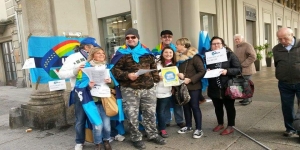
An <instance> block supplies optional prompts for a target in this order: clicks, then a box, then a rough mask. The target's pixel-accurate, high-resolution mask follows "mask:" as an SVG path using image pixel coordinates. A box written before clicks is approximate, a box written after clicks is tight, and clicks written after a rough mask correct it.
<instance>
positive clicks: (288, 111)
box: [278, 81, 300, 132]
mask: <svg viewBox="0 0 300 150" xmlns="http://www.w3.org/2000/svg"><path fill="white" fill-rule="evenodd" d="M278 89H279V92H280V98H281V109H282V113H283V118H284V126H285V128H286V131H292V132H296V130H295V129H294V128H293V126H292V124H293V121H294V117H295V113H294V100H295V95H296V97H297V99H298V101H299V100H300V83H297V84H288V83H284V82H281V81H278ZM298 107H299V106H298Z"/></svg>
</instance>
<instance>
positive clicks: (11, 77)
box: [0, 41, 17, 86]
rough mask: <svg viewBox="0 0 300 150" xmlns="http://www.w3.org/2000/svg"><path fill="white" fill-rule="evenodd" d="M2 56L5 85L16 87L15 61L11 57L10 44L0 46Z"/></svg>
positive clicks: (12, 56) (5, 43)
mask: <svg viewBox="0 0 300 150" xmlns="http://www.w3.org/2000/svg"><path fill="white" fill-rule="evenodd" d="M0 46H1V48H2V54H3V65H4V70H5V78H6V85H9V86H16V83H17V72H16V66H15V59H14V55H13V49H12V42H11V41H9V42H4V43H1V44H0Z"/></svg>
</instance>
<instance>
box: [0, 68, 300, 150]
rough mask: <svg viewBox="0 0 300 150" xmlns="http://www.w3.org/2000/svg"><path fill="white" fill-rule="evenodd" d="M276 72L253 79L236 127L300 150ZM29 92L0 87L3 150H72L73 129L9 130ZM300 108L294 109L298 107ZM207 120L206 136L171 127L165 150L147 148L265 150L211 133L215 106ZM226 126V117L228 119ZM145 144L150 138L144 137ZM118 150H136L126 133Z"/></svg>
mask: <svg viewBox="0 0 300 150" xmlns="http://www.w3.org/2000/svg"><path fill="white" fill-rule="evenodd" d="M274 71H275V68H274V67H272V68H267V67H262V71H259V72H258V73H257V74H255V75H254V76H253V78H252V79H253V81H254V84H255V96H254V97H253V102H252V103H251V104H250V105H247V106H241V105H240V104H239V103H238V100H237V101H236V103H235V105H236V111H237V113H236V114H237V116H236V128H238V129H239V130H241V131H243V132H244V133H246V134H248V135H249V136H251V137H252V138H254V139H256V140H257V141H259V142H260V143H262V144H264V145H265V146H267V147H269V148H270V149H278V150H281V149H284V150H299V149H300V140H299V137H298V136H294V137H291V138H287V137H283V136H282V133H283V131H284V130H285V128H284V124H283V118H282V113H281V105H280V98H279V91H278V88H277V80H276V79H275V77H274ZM30 93H31V89H30V88H16V87H11V86H0V135H1V136H0V149H1V150H19V149H22V150H40V149H43V150H72V149H74V146H75V142H74V139H75V131H74V126H71V127H70V128H65V129H58V128H56V129H51V130H45V131H40V130H35V129H33V130H32V132H28V133H26V132H25V130H26V129H27V128H26V127H22V128H19V129H10V128H9V110H10V108H12V107H20V105H21V104H22V103H26V102H27V101H28V100H29V97H30ZM295 107H296V105H295ZM201 110H202V115H203V125H202V126H203V131H204V136H203V137H202V138H200V139H193V138H192V133H188V134H178V133H177V130H178V129H179V128H178V127H177V126H176V125H175V123H174V122H172V124H173V125H171V127H168V128H167V131H168V133H169V138H167V139H166V140H167V144H166V145H163V146H161V145H155V144H152V143H149V142H145V144H146V146H147V149H149V150H153V149H163V150H183V149H186V150H196V149H197V150H198V149H205V150H210V149H228V150H240V149H241V150H242V149H247V150H248V149H250V150H251V149H253V150H260V149H264V148H263V147H261V146H260V145H258V144H256V143H255V142H253V141H252V140H250V139H249V138H247V137H245V136H244V135H242V134H240V133H239V132H237V131H235V132H234V134H231V135H228V136H220V135H219V133H215V132H212V129H213V127H214V126H215V125H216V123H217V121H216V116H215V113H214V107H213V105H212V103H211V102H207V103H204V104H201ZM225 122H226V117H225ZM144 140H145V141H146V140H147V139H146V138H144ZM112 147H113V149H114V150H132V149H134V147H132V146H131V142H130V140H129V135H128V134H126V139H125V141H124V142H118V141H114V142H113V143H112ZM84 149H85V150H89V149H90V150H91V149H94V145H93V144H92V143H85V146H84Z"/></svg>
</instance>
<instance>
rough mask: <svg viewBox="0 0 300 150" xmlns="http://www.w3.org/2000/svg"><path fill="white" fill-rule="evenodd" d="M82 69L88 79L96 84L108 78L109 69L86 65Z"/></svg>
mask: <svg viewBox="0 0 300 150" xmlns="http://www.w3.org/2000/svg"><path fill="white" fill-rule="evenodd" d="M82 71H83V72H84V73H85V74H86V75H87V76H88V78H89V79H90V81H93V82H95V83H96V84H102V83H104V80H105V79H108V78H110V75H109V69H105V68H102V67H88V68H83V69H82Z"/></svg>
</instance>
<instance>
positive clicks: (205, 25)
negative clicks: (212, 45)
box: [200, 12, 217, 38]
mask: <svg viewBox="0 0 300 150" xmlns="http://www.w3.org/2000/svg"><path fill="white" fill-rule="evenodd" d="M200 21H201V22H200V25H201V30H202V31H207V33H208V35H209V37H210V38H211V37H212V36H214V35H216V34H217V27H216V25H217V21H216V15H213V14H207V13H202V12H201V13H200Z"/></svg>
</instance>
